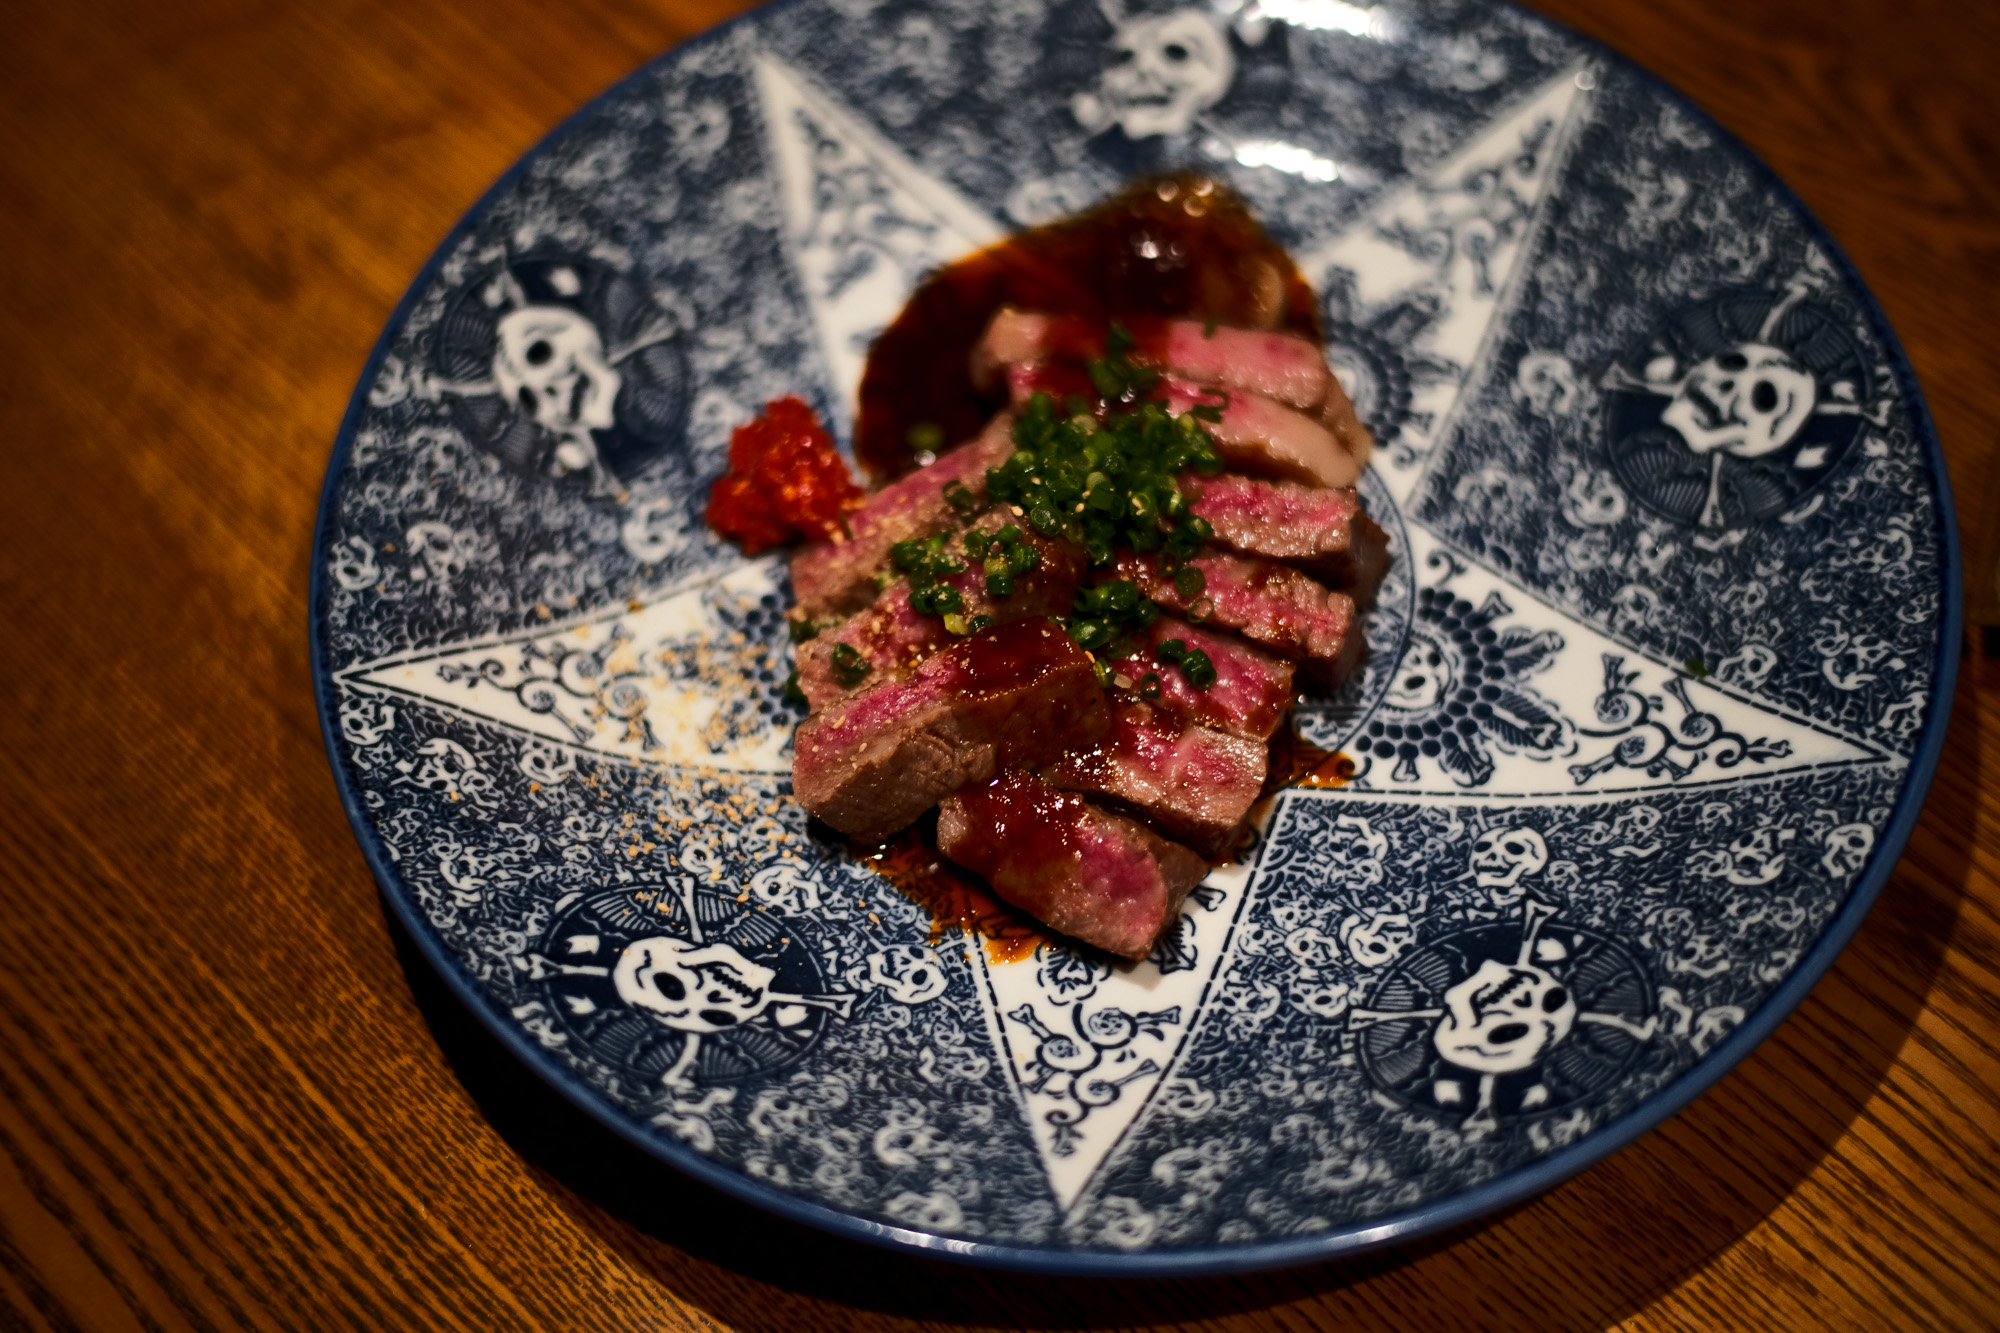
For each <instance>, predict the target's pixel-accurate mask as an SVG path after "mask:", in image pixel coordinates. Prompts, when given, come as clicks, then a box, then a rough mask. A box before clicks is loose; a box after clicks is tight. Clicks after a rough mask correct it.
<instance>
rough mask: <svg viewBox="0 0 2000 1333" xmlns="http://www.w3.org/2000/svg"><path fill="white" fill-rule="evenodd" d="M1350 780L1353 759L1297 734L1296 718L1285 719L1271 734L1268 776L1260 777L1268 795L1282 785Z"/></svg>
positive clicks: (1337, 784)
mask: <svg viewBox="0 0 2000 1333" xmlns="http://www.w3.org/2000/svg"><path fill="white" fill-rule="evenodd" d="M1353 780H1354V760H1353V759H1352V758H1350V757H1349V756H1347V755H1345V754H1343V753H1341V752H1340V751H1338V750H1322V749H1320V748H1319V746H1317V745H1314V744H1313V743H1312V742H1311V741H1309V740H1307V739H1306V738H1305V737H1303V736H1301V735H1299V728H1298V723H1297V722H1289V723H1287V724H1286V725H1285V726H1284V727H1281V728H1280V729H1279V730H1278V732H1277V734H1276V735H1274V736H1272V737H1271V766H1270V776H1268V777H1267V778H1265V780H1264V794H1265V795H1267V796H1269V795H1271V794H1273V793H1275V792H1277V791H1279V790H1280V789H1282V788H1285V787H1315V788H1322V789H1324V788H1332V787H1345V786H1346V785H1347V784H1348V783H1350V782H1352V781H1353Z"/></svg>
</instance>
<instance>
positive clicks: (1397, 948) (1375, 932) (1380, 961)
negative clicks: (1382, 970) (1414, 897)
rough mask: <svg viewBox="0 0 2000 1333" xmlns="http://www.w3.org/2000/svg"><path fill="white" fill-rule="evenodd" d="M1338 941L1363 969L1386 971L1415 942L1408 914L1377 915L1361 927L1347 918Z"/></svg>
mask: <svg viewBox="0 0 2000 1333" xmlns="http://www.w3.org/2000/svg"><path fill="white" fill-rule="evenodd" d="M1340 941H1341V943H1343V944H1345V945H1346V946H1347V951H1348V952H1349V953H1351V954H1353V955H1354V961H1355V962H1357V963H1359V964H1361V965H1362V966H1363V967H1387V966H1388V965H1389V964H1390V963H1393V962H1395V961H1396V960H1397V959H1398V958H1400V957H1402V956H1403V952H1404V951H1405V950H1406V949H1408V948H1409V947H1410V946H1411V945H1412V944H1415V943H1416V942H1417V931H1416V927H1414V926H1412V925H1411V924H1410V915H1409V913H1407V912H1377V913H1375V914H1374V915H1373V916H1371V917H1369V918H1368V920H1367V921H1366V922H1365V923H1364V922H1363V921H1362V920H1361V918H1360V917H1359V916H1350V917H1348V918H1347V920H1346V921H1344V922H1342V923H1341V926H1340Z"/></svg>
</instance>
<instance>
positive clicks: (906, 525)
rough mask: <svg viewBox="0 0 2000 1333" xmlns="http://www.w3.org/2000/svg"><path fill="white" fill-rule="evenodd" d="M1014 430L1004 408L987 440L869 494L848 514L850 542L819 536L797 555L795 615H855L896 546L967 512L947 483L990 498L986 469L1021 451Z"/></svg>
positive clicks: (991, 425)
mask: <svg viewBox="0 0 2000 1333" xmlns="http://www.w3.org/2000/svg"><path fill="white" fill-rule="evenodd" d="M1013 429H1014V423H1013V418H1011V417H1010V416H1008V415H1007V414H1006V413H1004V412H1003V413H1001V414H1000V415H999V416H997V417H995V418H993V420H992V421H991V422H990V423H989V424H988V425H987V427H986V429H985V431H983V432H982V433H981V434H980V436H979V438H977V439H975V440H973V441H971V442H970V443H967V444H962V445H960V446H959V447H958V448H956V449H952V450H950V451H948V452H946V453H944V454H941V455H939V457H938V460H937V461H936V462H935V463H932V464H931V465H930V466H929V467H926V468H918V469H917V470H916V471H915V472H912V473H910V474H909V475H908V476H906V477H903V478H902V479H900V480H898V481H894V482H891V483H890V484H889V485H887V486H884V487H883V488H882V489H881V490H879V491H877V492H875V493H874V494H873V495H871V496H869V497H868V500H867V502H866V503H865V504H863V505H862V506H861V507H860V508H859V509H857V510H855V511H854V512H853V513H852V514H849V515H848V516H847V530H848V534H849V535H848V538H847V540H846V541H841V542H815V543H813V544H812V545H811V546H808V547H806V548H805V549H804V550H802V551H800V552H799V553H798V554H797V555H795V556H793V557H792V600H793V603H794V614H796V615H802V616H806V617H809V618H814V619H817V618H819V617H822V616H828V615H847V614H850V613H852V612H855V611H859V610H861V609H862V608H863V607H865V606H867V605H868V604H869V603H870V602H872V601H873V600H875V593H876V587H875V581H874V580H875V574H876V572H877V571H878V570H880V569H882V568H883V567H884V566H886V565H887V564H888V563H889V548H890V547H891V546H894V545H895V544H896V543H897V542H900V541H905V540H907V539H909V538H911V537H928V536H930V535H931V534H932V533H934V532H939V531H942V530H943V529H944V528H946V527H948V526H949V525H950V524H951V523H952V521H953V520H954V519H956V518H957V517H958V516H959V515H958V511H957V510H955V509H953V508H952V506H951V504H950V502H949V501H947V500H946V499H945V494H944V493H945V488H946V487H947V486H949V485H950V484H951V483H952V482H954V481H955V482H958V483H959V484H961V485H963V486H964V487H965V488H966V490H968V491H970V492H971V493H972V495H973V497H974V499H975V500H977V501H978V502H979V503H981V504H984V502H985V496H986V469H988V468H990V467H993V466H994V465H995V464H998V463H1000V462H1002V461H1004V460H1005V459H1006V457H1007V456H1008V455H1009V454H1011V453H1013V452H1014V436H1013Z"/></svg>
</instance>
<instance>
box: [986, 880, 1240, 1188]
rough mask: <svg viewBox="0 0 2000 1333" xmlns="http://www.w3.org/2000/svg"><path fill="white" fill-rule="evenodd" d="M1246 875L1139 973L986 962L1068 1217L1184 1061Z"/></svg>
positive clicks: (1204, 900) (993, 999) (1203, 907)
mask: <svg viewBox="0 0 2000 1333" xmlns="http://www.w3.org/2000/svg"><path fill="white" fill-rule="evenodd" d="M1250 874H1251V867H1250V866H1249V865H1248V864H1237V865H1232V866H1225V867H1222V868H1221V869H1218V870H1215V871H1213V872H1211V873H1210V874H1209V876H1208V878H1207V879H1206V880H1205V881H1203V883H1202V884H1201V885H1200V886H1199V887H1198V888H1197V889H1196V890H1195V891H1194V893H1193V894H1192V895H1190V896H1189V898H1188V903H1187V907H1186V910H1185V915H1184V916H1183V917H1182V919H1181V925H1180V934H1179V936H1178V937H1177V938H1176V939H1175V940H1174V941H1173V943H1172V944H1171V945H1169V946H1166V947H1163V948H1162V949H1160V950H1156V951H1155V953H1154V956H1153V958H1151V959H1148V960H1147V961H1145V962H1142V963H1139V964H1136V965H1131V966H1120V967H1117V968H1113V967H1110V966H1108V965H1106V964H1103V963H1100V962H1097V961H1095V960H1094V959H1088V958H1085V957H1083V956H1081V955H1079V954H1076V953H1073V952H1071V951H1070V950H1068V949H1062V948H1057V949H1048V948H1044V949H1042V950H1040V951H1039V952H1038V953H1037V954H1036V955H1035V956H1034V958H1033V959H1032V960H1025V961H1022V962H1018V963H1006V964H996V963H992V962H990V961H987V960H985V958H984V956H983V955H982V966H983V967H984V970H985V973H986V983H987V988H988V994H987V996H986V1000H987V1003H988V1004H990V1005H991V1006H992V1017H993V1021H994V1022H995V1024H996V1026H997V1027H998V1029H999V1031H1000V1034H1001V1050H1002V1053H1003V1056H1004V1059H1005V1061H1006V1064H1007V1067H1008V1069H1009V1070H1010V1071H1011V1072H1012V1073H1013V1075H1014V1078H1015V1081H1016V1083H1017V1085H1018V1086H1019V1088H1020V1091H1021V1096H1022V1101H1023V1104H1024V1105H1025V1106H1026V1108H1027V1112H1028V1119H1029V1124H1030V1126H1031V1128H1032V1130H1033V1132H1034V1136H1035V1145H1036V1146H1037V1147H1038V1148H1040V1149H1041V1153H1042V1165H1043V1167H1044V1168H1045V1169H1046V1170H1047V1171H1048V1176H1049V1186H1050V1188H1051V1189H1052V1190H1054V1192H1055V1196H1056V1200H1057V1202H1058V1203H1060V1204H1061V1205H1062V1206H1063V1207H1064V1208H1065V1209H1066V1208H1068V1207H1069V1206H1070V1205H1071V1204H1072V1203H1073V1202H1075V1200H1076V1199H1077V1197H1078V1196H1079V1195H1080V1194H1081V1193H1082V1192H1083V1189H1084V1187H1085V1186H1086V1185H1087V1184H1089V1182H1090V1178H1091V1176H1092V1175H1094V1174H1095V1173H1096V1171H1097V1168H1098V1167H1099V1166H1100V1165H1102V1163H1103V1161H1104V1159H1105V1157H1106V1156H1107V1155H1108V1154H1109V1153H1110V1152H1111V1150H1112V1149H1113V1148H1114V1147H1116V1146H1117V1144H1118V1142H1119V1140H1120V1139H1122V1138H1123V1137H1124V1135H1125V1131H1126V1130H1127V1129H1129V1128H1130V1127H1131V1125H1132V1122H1133V1120H1134V1119H1136V1118H1137V1117H1138V1114H1139V1112H1140V1110H1141V1109H1142V1108H1143V1107H1144V1106H1145V1105H1146V1104H1147V1102H1148V1101H1149V1100H1150V1099H1151V1097H1152V1095H1153V1093H1154V1091H1155V1090H1156V1089H1157V1088H1158V1087H1159V1085H1160V1082H1161V1080H1162V1079H1163V1078H1164V1077H1165V1075H1166V1072H1167V1070H1168V1068H1169V1067H1171V1066H1172V1064H1173V1063H1174V1061H1175V1059H1176V1057H1177V1056H1178V1055H1179V1053H1180V1048H1181V1045H1182V1043H1183V1041H1184V1040H1185V1038H1186V1036H1187V1033H1188V1030H1189V1029H1190V1028H1191V1027H1192V1026H1193V1023H1194V1017H1195V1014H1196V1013H1197V1012H1199V1011H1200V1008H1201V1002H1202V999H1203V997H1204V995H1205V994H1206V992H1207V990H1208V988H1209V984H1210V983H1211V982H1212V981H1213V980H1214V979H1215V970H1216V965H1217V963H1219V962H1220V961H1221V959H1222V956H1223V953H1224V950H1225V946H1226V944H1227V937H1228V935H1229V932H1230V928H1231V926H1232V925H1233V923H1234V922H1235V920H1236V916H1237V912H1238V911H1239V909H1240V908H1241V907H1242V905H1243V902H1244V898H1245V895H1246V893H1247V891H1248V888H1249V883H1250ZM1162 961H1165V962H1166V963H1167V965H1168V966H1169V967H1170V968H1171V970H1166V971H1163V970H1162V967H1161V964H1162Z"/></svg>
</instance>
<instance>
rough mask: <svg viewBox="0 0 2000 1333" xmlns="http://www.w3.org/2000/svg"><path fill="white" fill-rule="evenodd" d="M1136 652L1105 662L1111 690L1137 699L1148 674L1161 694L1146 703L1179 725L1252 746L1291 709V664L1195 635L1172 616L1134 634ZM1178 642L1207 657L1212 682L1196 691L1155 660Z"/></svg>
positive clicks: (1236, 642) (1237, 643) (1203, 633)
mask: <svg viewBox="0 0 2000 1333" xmlns="http://www.w3.org/2000/svg"><path fill="white" fill-rule="evenodd" d="M1138 638H1139V643H1140V646H1139V650H1138V651H1137V652H1135V653H1133V654H1132V655H1131V656H1129V657H1121V658H1119V659H1118V660H1116V661H1114V662H1110V663H1107V664H1106V665H1107V666H1108V667H1109V669H1110V672H1111V684H1112V687H1113V688H1114V689H1117V690H1119V691H1121V692H1124V693H1129V694H1133V695H1134V696H1135V697H1136V696H1137V693H1138V691H1140V690H1142V689H1144V688H1145V681H1146V677H1147V676H1148V675H1151V676H1154V677H1157V678H1158V680H1159V684H1160V692H1159V693H1158V694H1157V695H1154V696H1153V697H1152V698H1151V699H1150V700H1149V701H1148V702H1150V703H1151V704H1152V705H1153V707H1154V708H1155V709H1157V710H1158V711H1159V712H1161V713H1164V714H1166V715H1167V716H1169V717H1171V718H1173V719H1174V720H1175V721H1177V722H1179V723H1180V724H1181V725H1182V726H1200V727H1210V728H1213V729H1215V730H1217V731H1226V732H1228V733H1229V734H1230V735H1232V736H1242V737H1245V738H1247V739H1249V740H1253V741H1266V740H1269V739H1270V738H1271V733H1272V732H1274V731H1276V730H1277V729H1278V723H1280V722H1282V721H1283V720H1284V717H1285V712H1286V710H1287V709H1289V708H1290V707H1291V706H1292V664H1291V663H1290V662H1287V661H1285V660H1284V659H1282V658H1277V657H1272V656H1271V655H1270V654H1269V653H1265V652H1261V651H1259V650H1258V649H1255V648H1252V647H1251V646H1250V645H1249V644H1247V643H1245V642H1243V641H1242V640H1241V639H1239V638H1237V637H1236V636H1235V635H1233V634H1216V633H1212V632H1210V631H1207V630H1199V629H1196V628H1194V627H1193V626H1192V625H1189V624H1187V623H1186V622H1184V621H1180V620H1176V619H1174V618H1173V617H1172V616H1161V617H1160V618H1159V619H1158V620H1156V621H1154V622H1153V623H1152V625H1151V626H1149V627H1148V628H1146V629H1144V630H1141V631H1139V634H1138ZM1169 639H1178V640H1179V641H1180V642H1181V643H1182V644H1184V645H1186V647H1188V648H1199V649H1201V650H1202V651H1203V652H1205V653H1207V654H1208V660H1209V661H1210V662H1211V663H1212V664H1213V665H1214V667H1215V683H1214V684H1213V685H1210V686H1209V687H1208V688H1207V689H1205V690H1198V689H1196V688H1195V687H1194V686H1193V685H1191V684H1190V683H1189V682H1188V678H1187V673H1186V672H1185V671H1183V670H1182V669H1181V668H1180V667H1178V666H1175V665H1174V664H1172V663H1170V662H1168V661H1166V660H1165V659H1164V658H1162V657H1160V656H1159V655H1158V652H1157V651H1156V650H1157V647H1158V645H1160V644H1162V643H1165V642H1166V641H1168V640H1169Z"/></svg>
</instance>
